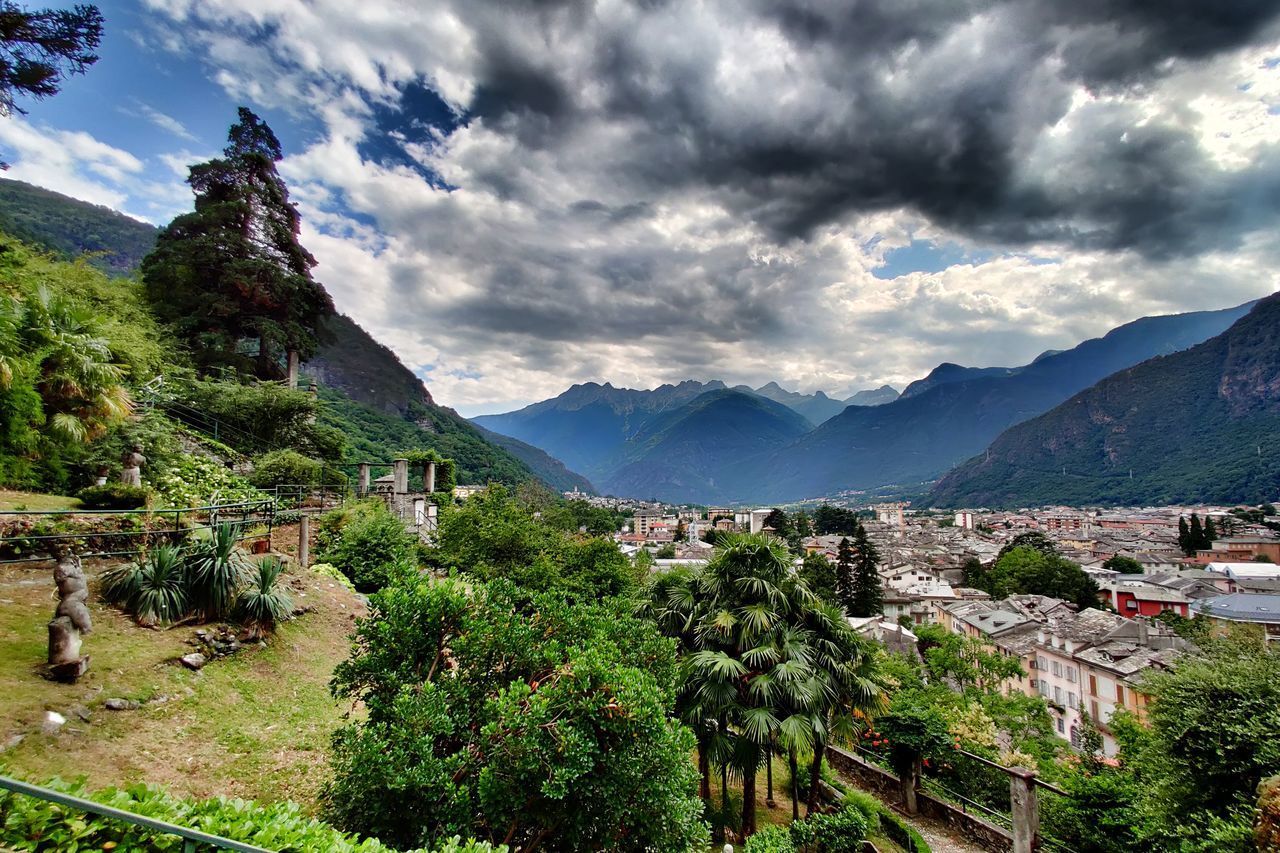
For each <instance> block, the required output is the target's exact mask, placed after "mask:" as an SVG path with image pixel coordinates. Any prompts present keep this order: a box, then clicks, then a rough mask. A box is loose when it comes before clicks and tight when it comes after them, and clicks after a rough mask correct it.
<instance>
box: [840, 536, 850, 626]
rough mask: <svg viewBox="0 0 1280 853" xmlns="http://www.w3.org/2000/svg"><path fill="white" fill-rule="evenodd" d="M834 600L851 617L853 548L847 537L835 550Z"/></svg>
mask: <svg viewBox="0 0 1280 853" xmlns="http://www.w3.org/2000/svg"><path fill="white" fill-rule="evenodd" d="M836 599H837V600H838V601H839V602H840V609H841V610H843V611H844V612H845V614H846V615H850V616H851V615H853V605H854V594H853V546H852V545H850V544H849V538H848V537H847V536H846V537H844V538H843V539H841V540H840V545H839V547H838V548H837V549H836Z"/></svg>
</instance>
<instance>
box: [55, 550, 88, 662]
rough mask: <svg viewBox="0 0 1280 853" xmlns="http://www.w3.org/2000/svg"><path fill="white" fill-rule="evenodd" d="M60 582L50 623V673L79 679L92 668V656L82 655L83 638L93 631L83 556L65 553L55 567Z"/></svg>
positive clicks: (58, 582) (56, 577)
mask: <svg viewBox="0 0 1280 853" xmlns="http://www.w3.org/2000/svg"><path fill="white" fill-rule="evenodd" d="M53 580H54V582H55V583H56V584H57V585H58V609H57V610H56V611H55V612H54V614H53V620H52V621H50V622H49V675H50V676H51V677H53V678H56V679H58V680H59V681H75V680H76V679H77V678H79V677H80V676H81V675H84V673H85V670H87V669H88V668H89V657H88V656H87V655H81V654H80V643H81V637H82V635H84V634H88V633H89V632H90V631H92V630H93V622H92V621H91V620H90V619H89V608H88V606H87V605H86V602H87V601H88V600H89V585H88V583H87V582H86V581H85V577H84V569H83V568H81V566H80V558H79V557H77V556H76V555H75V554H64V555H62V556H60V557H59V558H58V566H57V568H55V569H54V570H53Z"/></svg>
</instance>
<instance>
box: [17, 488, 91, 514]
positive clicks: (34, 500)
mask: <svg viewBox="0 0 1280 853" xmlns="http://www.w3.org/2000/svg"><path fill="white" fill-rule="evenodd" d="M78 506H80V500H79V499H78V498H68V497H63V496H62V495H42V494H38V493H36V492H13V491H9V490H8V489H0V510H32V511H39V510H46V509H75V508H76V507H78Z"/></svg>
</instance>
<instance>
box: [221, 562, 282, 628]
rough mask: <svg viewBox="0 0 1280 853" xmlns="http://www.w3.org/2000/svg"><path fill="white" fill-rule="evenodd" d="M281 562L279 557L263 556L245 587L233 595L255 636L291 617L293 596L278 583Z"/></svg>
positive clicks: (238, 614) (242, 619) (242, 616)
mask: <svg viewBox="0 0 1280 853" xmlns="http://www.w3.org/2000/svg"><path fill="white" fill-rule="evenodd" d="M283 572H284V563H283V562H281V560H280V558H279V557H263V558H262V559H260V560H259V561H258V564H257V566H256V571H254V572H253V573H252V574H251V581H250V583H249V585H248V586H246V587H245V588H244V589H242V590H241V591H240V594H239V595H238V596H237V598H236V602H235V611H236V616H237V617H238V618H239V619H240V621H241V622H242V623H243V624H245V625H248V626H249V628H250V630H251V631H252V633H254V634H255V635H261V634H269V633H271V632H272V631H274V630H275V629H276V625H277V624H279V623H280V622H284V621H286V620H287V619H290V618H292V616H293V596H292V595H290V594H289V590H288V589H286V588H285V586H284V584H283V583H281V582H280V575H281V574H282V573H283Z"/></svg>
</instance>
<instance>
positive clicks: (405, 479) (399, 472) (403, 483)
mask: <svg viewBox="0 0 1280 853" xmlns="http://www.w3.org/2000/svg"><path fill="white" fill-rule="evenodd" d="M391 464H392V474H393V476H394V479H393V480H392V486H391V491H392V492H394V493H395V494H397V495H403V494H407V493H408V491H409V460H408V459H397V460H396V461H395V462H393V463H391Z"/></svg>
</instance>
